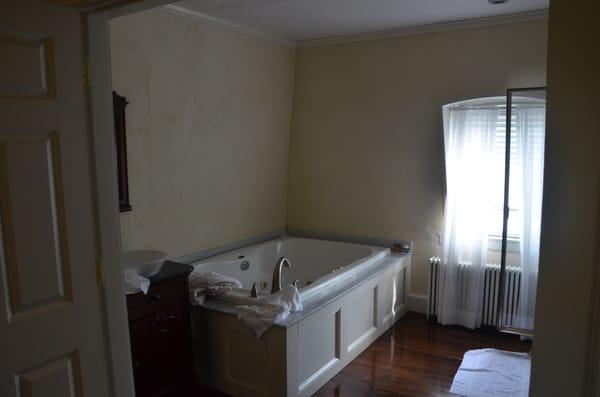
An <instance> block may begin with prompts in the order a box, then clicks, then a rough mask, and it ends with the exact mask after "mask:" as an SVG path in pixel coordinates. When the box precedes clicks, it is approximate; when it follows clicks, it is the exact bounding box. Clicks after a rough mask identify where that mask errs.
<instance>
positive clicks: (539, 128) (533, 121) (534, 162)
mask: <svg viewBox="0 0 600 397" xmlns="http://www.w3.org/2000/svg"><path fill="white" fill-rule="evenodd" d="M513 111H514V112H515V116H516V127H517V132H518V134H519V136H520V140H519V145H518V150H519V159H520V161H519V163H520V164H519V166H520V169H519V171H520V173H521V178H520V179H521V181H522V182H521V183H522V190H521V191H522V198H521V205H522V208H521V211H520V212H521V214H520V215H521V222H520V224H521V231H520V233H519V240H520V251H521V252H520V254H521V291H520V298H519V300H520V302H519V305H518V307H517V316H516V321H515V324H514V326H515V327H517V328H522V329H529V330H533V318H534V313H535V294H536V290H537V278H538V264H539V257H540V229H541V224H542V192H543V178H544V173H543V169H544V133H545V113H546V110H545V107H543V106H535V107H533V106H531V105H525V106H524V107H523V108H519V106H517V107H516V108H515V109H514V110H513Z"/></svg>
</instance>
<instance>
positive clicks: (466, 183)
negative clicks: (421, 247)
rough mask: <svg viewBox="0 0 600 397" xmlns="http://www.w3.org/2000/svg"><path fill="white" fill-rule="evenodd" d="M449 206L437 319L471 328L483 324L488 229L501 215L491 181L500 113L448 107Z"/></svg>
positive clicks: (447, 177) (494, 182)
mask: <svg viewBox="0 0 600 397" xmlns="http://www.w3.org/2000/svg"><path fill="white" fill-rule="evenodd" d="M443 113H444V145H445V147H444V151H445V164H446V203H445V210H444V211H445V212H444V226H443V251H442V261H441V271H440V290H439V297H440V299H439V300H438V308H437V313H438V319H439V321H440V322H441V323H442V324H458V325H463V326H465V327H468V328H477V327H479V326H480V325H481V321H482V311H483V299H482V297H483V280H484V271H485V265H486V262H487V249H488V231H489V230H488V229H489V227H490V225H491V224H493V219H492V217H493V216H494V215H495V214H497V209H496V208H494V203H495V202H496V201H497V200H495V197H493V195H494V194H497V192H498V189H497V186H495V184H498V183H502V181H498V180H496V179H497V178H493V177H492V175H493V174H494V171H495V170H494V163H493V161H491V159H492V158H493V154H494V146H495V140H496V129H497V122H498V113H499V111H498V109H497V108H496V107H494V106H491V105H490V106H486V107H482V108H475V107H468V106H460V105H446V106H444V108H443Z"/></svg>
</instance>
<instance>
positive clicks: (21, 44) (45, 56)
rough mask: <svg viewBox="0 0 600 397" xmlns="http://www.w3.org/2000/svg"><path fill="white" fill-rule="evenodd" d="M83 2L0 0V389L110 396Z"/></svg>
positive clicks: (55, 395) (2, 391)
mask: <svg viewBox="0 0 600 397" xmlns="http://www.w3.org/2000/svg"><path fill="white" fill-rule="evenodd" d="M83 44H84V42H83V29H82V20H81V16H80V13H79V12H78V11H77V10H74V9H70V8H66V7H61V6H56V5H52V4H49V3H45V2H39V1H34V0H2V1H1V2H0V228H1V230H0V233H1V239H0V344H1V353H0V395H1V396H3V397H10V396H24V397H28V396H52V397H62V396H65V397H66V396H84V395H85V396H103V397H104V396H108V395H109V394H110V392H109V381H108V375H107V374H108V371H107V357H106V343H105V336H104V330H103V321H102V314H101V313H102V312H103V309H102V306H101V305H102V300H101V297H100V289H99V286H98V285H97V281H96V275H95V254H94V244H95V241H94V225H93V216H92V214H93V213H92V202H91V189H90V186H91V181H90V176H91V172H90V159H89V154H90V148H89V139H90V137H89V133H88V123H87V118H86V111H87V105H86V96H85V87H84V85H83V82H82V78H81V74H82V63H83V62H82V61H83Z"/></svg>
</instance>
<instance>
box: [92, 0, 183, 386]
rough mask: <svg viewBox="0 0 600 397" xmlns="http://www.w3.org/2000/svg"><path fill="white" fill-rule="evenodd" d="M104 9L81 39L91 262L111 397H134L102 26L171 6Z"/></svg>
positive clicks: (150, 0)
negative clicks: (98, 282) (96, 269)
mask: <svg viewBox="0 0 600 397" xmlns="http://www.w3.org/2000/svg"><path fill="white" fill-rule="evenodd" d="M123 1H124V2H125V3H121V4H117V5H114V6H112V7H109V8H100V9H97V10H84V12H83V18H84V23H85V26H86V33H87V38H86V39H87V46H86V49H85V50H86V57H87V72H88V73H87V74H88V90H89V93H88V94H89V113H90V125H91V135H92V139H91V145H92V148H91V152H92V164H91V166H92V170H93V187H94V192H93V193H94V199H95V211H96V227H97V230H96V233H97V237H96V239H97V249H96V250H97V253H96V254H97V257H98V263H99V266H100V272H101V278H102V284H103V285H102V290H103V295H104V304H105V313H104V317H105V322H106V328H105V329H106V336H107V344H108V347H107V349H108V353H109V373H110V375H111V382H112V389H113V395H114V396H115V397H131V396H134V395H135V391H134V383H133V369H132V360H131V346H130V341H129V322H128V317H127V304H126V298H125V288H124V284H123V272H122V261H121V251H122V248H121V227H120V212H119V202H118V185H117V166H116V150H115V132H114V122H113V101H112V73H111V64H110V39H109V27H108V23H109V21H110V20H111V19H114V18H118V17H121V16H124V15H128V14H132V13H135V12H139V11H143V10H147V9H151V8H155V7H159V6H162V5H165V4H168V3H171V2H172V1H173V0H142V1H138V2H135V3H131V2H127V0H123Z"/></svg>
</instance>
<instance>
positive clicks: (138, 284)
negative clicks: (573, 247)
mask: <svg viewBox="0 0 600 397" xmlns="http://www.w3.org/2000/svg"><path fill="white" fill-rule="evenodd" d="M123 281H124V282H125V294H126V295H129V294H136V293H138V292H140V291H142V292H143V293H144V295H146V294H147V293H148V289H149V288H150V280H148V279H147V278H146V277H144V276H140V275H139V274H137V273H136V271H135V270H132V269H127V270H125V271H124V272H123Z"/></svg>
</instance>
